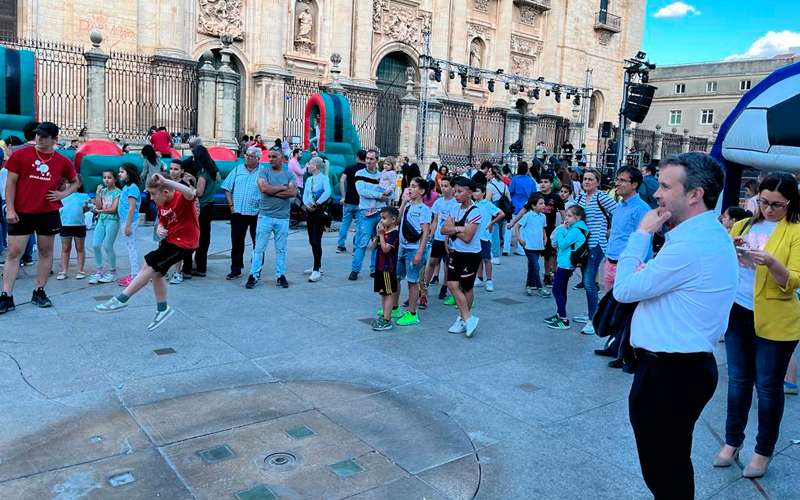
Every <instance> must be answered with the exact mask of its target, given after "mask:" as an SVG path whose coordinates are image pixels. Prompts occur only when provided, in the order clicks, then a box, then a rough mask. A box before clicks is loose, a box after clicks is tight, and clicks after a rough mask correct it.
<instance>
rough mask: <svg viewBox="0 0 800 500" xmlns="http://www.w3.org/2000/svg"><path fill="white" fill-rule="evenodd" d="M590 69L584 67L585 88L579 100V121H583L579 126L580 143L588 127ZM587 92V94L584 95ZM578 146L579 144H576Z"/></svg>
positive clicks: (584, 139)
mask: <svg viewBox="0 0 800 500" xmlns="http://www.w3.org/2000/svg"><path fill="white" fill-rule="evenodd" d="M592 71H593V70H592V69H591V68H587V69H586V81H585V83H584V88H586V89H587V90H586V91H584V95H582V96H581V97H583V101H581V121H582V122H583V126H582V127H581V144H583V143H585V142H586V129H587V128H588V127H589V106H590V105H591V102H592V96H591V93H592V92H591V88H592ZM586 94H589V95H586ZM578 146H580V144H578Z"/></svg>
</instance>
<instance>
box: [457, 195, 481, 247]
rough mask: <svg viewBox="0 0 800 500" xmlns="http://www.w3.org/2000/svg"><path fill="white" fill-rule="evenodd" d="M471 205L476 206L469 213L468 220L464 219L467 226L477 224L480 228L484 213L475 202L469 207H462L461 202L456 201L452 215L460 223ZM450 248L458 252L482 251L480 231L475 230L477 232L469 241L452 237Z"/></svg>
mask: <svg viewBox="0 0 800 500" xmlns="http://www.w3.org/2000/svg"><path fill="white" fill-rule="evenodd" d="M471 207H475V208H474V209H473V210H472V211H471V212H470V213H469V217H468V218H467V220H466V221H464V225H465V226H467V225H469V224H477V225H478V229H480V225H481V219H482V215H481V211H480V209H479V208H478V207H477V206H476V205H475V204H474V203H472V204H470V205H469V206H468V207H467V208H461V204H460V203H456V204H455V205H453V209H452V211H451V212H450V217H452V218H453V221H454V222H455V223H456V224H458V223H459V221H461V218H462V217H464V214H466V213H467V211H468V210H469V209H470V208H471ZM450 248H451V249H452V250H455V251H456V252H464V253H481V237H480V233H479V232H478V231H475V234H474V235H473V236H472V240H470V241H469V242H466V241H463V240H462V239H461V238H456V239H455V240H453V239H451V240H450Z"/></svg>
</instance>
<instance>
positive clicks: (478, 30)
mask: <svg viewBox="0 0 800 500" xmlns="http://www.w3.org/2000/svg"><path fill="white" fill-rule="evenodd" d="M493 31H494V30H492V29H491V28H489V27H488V26H484V25H483V24H478V23H467V38H468V39H469V40H472V39H473V38H475V37H479V38H481V39H483V40H485V41H490V40H491V39H492V32H493Z"/></svg>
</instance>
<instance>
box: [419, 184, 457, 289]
mask: <svg viewBox="0 0 800 500" xmlns="http://www.w3.org/2000/svg"><path fill="white" fill-rule="evenodd" d="M452 182H453V179H452V178H451V177H449V176H448V177H443V178H442V179H441V181H440V182H439V187H440V189H441V190H442V196H440V197H439V198H437V199H436V201H434V202H433V207H431V211H432V212H433V219H432V221H431V226H432V227H434V228H436V229H435V231H434V233H433V244H432V245H431V255H430V259H428V267H427V268H426V269H425V283H428V285H434V284H436V283H437V282H438V280H439V264H440V263H441V260H442V259H444V258H446V257H447V249H446V247H445V241H444V240H445V237H444V235H443V234H442V226H444V221H446V220H447V217H448V215H450V213H451V212H452V211H453V208H454V207H455V206H456V205H458V202H457V201H456V199H455V198H453V184H452ZM445 281H446V280H443V281H442V286H441V288H440V289H439V300H444V299H445V298H446V297H447V285H445V283H444V282H445Z"/></svg>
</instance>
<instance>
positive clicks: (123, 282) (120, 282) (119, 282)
mask: <svg viewBox="0 0 800 500" xmlns="http://www.w3.org/2000/svg"><path fill="white" fill-rule="evenodd" d="M131 281H133V277H131V275H130V274H129V275H127V276H125V277H123V278H120V279H119V280H117V285H119V286H128V285H130V284H131Z"/></svg>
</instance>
